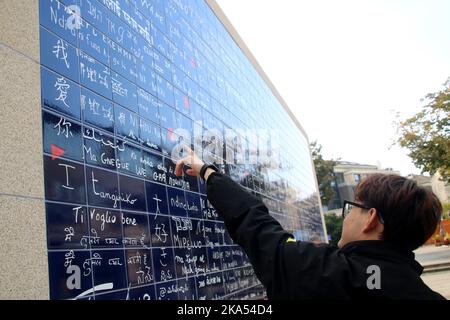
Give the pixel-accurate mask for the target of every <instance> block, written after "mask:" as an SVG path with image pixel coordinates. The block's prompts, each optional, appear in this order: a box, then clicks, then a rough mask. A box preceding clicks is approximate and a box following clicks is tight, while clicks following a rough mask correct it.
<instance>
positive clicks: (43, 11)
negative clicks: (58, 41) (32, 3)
mask: <svg viewBox="0 0 450 320" xmlns="http://www.w3.org/2000/svg"><path fill="white" fill-rule="evenodd" d="M74 8H75V6H74V5H73V4H69V5H68V7H66V6H65V5H64V4H63V3H61V2H59V1H54V0H40V1H39V22H40V24H41V25H42V26H44V27H45V28H46V29H48V30H50V31H52V32H54V33H56V34H57V35H58V36H60V37H61V38H63V39H64V40H66V41H68V42H70V43H71V44H72V45H74V46H77V33H78V27H79V26H80V24H81V19H80V17H79V15H77V13H76V11H74V10H73V9H74Z"/></svg>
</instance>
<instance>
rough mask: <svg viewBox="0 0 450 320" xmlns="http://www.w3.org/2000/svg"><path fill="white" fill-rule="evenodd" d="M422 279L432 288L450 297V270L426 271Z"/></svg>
mask: <svg viewBox="0 0 450 320" xmlns="http://www.w3.org/2000/svg"><path fill="white" fill-rule="evenodd" d="M422 280H423V282H425V283H426V284H427V286H429V287H430V288H431V289H433V290H434V291H436V292H439V293H440V294H442V295H443V296H444V297H445V298H447V299H450V270H446V271H438V272H429V273H424V274H422Z"/></svg>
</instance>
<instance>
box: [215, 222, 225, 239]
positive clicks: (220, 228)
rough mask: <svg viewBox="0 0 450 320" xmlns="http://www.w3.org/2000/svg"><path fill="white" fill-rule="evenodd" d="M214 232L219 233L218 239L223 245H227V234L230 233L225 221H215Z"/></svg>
mask: <svg viewBox="0 0 450 320" xmlns="http://www.w3.org/2000/svg"><path fill="white" fill-rule="evenodd" d="M214 233H215V234H216V235H217V240H218V241H219V243H220V244H221V245H225V244H227V243H226V237H227V236H226V235H227V233H228V231H227V228H226V227H225V224H224V223H223V222H215V225H214Z"/></svg>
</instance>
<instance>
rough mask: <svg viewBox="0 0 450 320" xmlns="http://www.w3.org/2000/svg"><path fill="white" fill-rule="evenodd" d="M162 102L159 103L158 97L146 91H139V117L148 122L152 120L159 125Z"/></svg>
mask: <svg viewBox="0 0 450 320" xmlns="http://www.w3.org/2000/svg"><path fill="white" fill-rule="evenodd" d="M160 105H161V102H159V100H158V98H156V96H153V95H151V94H150V93H148V92H147V91H145V90H142V89H140V88H139V89H138V107H139V115H140V116H141V117H144V118H145V119H147V120H150V121H152V122H154V123H156V124H158V125H159V123H160V116H159V107H160Z"/></svg>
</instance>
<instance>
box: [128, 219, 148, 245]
mask: <svg viewBox="0 0 450 320" xmlns="http://www.w3.org/2000/svg"><path fill="white" fill-rule="evenodd" d="M122 224H123V243H124V245H125V247H128V248H131V247H134V248H136V247H140V248H149V247H150V231H149V230H150V228H149V224H148V215H145V214H137V213H132V212H126V211H122Z"/></svg>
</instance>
